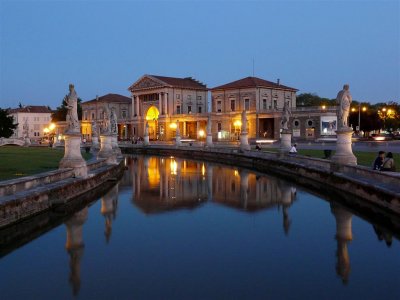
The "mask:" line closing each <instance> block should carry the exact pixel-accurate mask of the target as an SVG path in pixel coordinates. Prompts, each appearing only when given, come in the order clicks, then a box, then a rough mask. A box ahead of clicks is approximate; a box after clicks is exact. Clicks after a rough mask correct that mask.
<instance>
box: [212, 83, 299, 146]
mask: <svg viewBox="0 0 400 300" xmlns="http://www.w3.org/2000/svg"><path fill="white" fill-rule="evenodd" d="M296 92H297V89H295V88H292V87H288V86H285V85H282V84H280V82H279V80H278V82H277V83H274V82H271V81H267V80H264V79H261V78H257V77H246V78H242V79H239V80H236V81H233V82H230V83H227V84H224V85H221V86H217V87H214V88H212V89H211V107H212V121H213V124H212V132H213V139H214V140H231V141H233V140H238V139H239V136H240V133H241V125H242V124H241V113H242V111H243V110H245V111H246V113H247V120H248V124H247V131H248V137H249V138H268V139H279V136H280V129H281V117H282V110H283V106H284V104H285V102H287V104H288V106H289V109H290V110H294V109H295V108H296Z"/></svg>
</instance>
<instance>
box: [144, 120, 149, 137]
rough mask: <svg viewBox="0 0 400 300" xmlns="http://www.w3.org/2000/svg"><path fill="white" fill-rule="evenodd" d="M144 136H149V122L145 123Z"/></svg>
mask: <svg viewBox="0 0 400 300" xmlns="http://www.w3.org/2000/svg"><path fill="white" fill-rule="evenodd" d="M144 136H149V122H146V126H145V127H144Z"/></svg>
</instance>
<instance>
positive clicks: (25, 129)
mask: <svg viewBox="0 0 400 300" xmlns="http://www.w3.org/2000/svg"><path fill="white" fill-rule="evenodd" d="M22 128H23V129H22V135H23V137H24V138H27V137H29V125H28V120H25V123H24V125H23V127H22Z"/></svg>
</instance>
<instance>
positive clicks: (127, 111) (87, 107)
mask: <svg viewBox="0 0 400 300" xmlns="http://www.w3.org/2000/svg"><path fill="white" fill-rule="evenodd" d="M81 106H82V122H81V132H82V137H83V138H85V139H87V140H88V141H90V140H91V136H92V125H91V124H92V121H96V124H97V128H98V129H100V127H101V126H102V123H103V118H104V115H103V113H104V110H105V109H106V107H108V109H109V110H110V111H111V109H112V108H114V109H115V112H116V114H117V123H118V138H119V139H129V138H130V137H131V136H132V125H131V119H132V115H131V111H132V100H131V98H129V97H126V96H122V95H118V94H107V95H104V96H101V97H97V98H95V99H92V100H89V101H86V102H82V104H81Z"/></svg>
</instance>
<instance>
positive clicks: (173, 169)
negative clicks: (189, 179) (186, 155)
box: [169, 159, 178, 175]
mask: <svg viewBox="0 0 400 300" xmlns="http://www.w3.org/2000/svg"><path fill="white" fill-rule="evenodd" d="M169 166H170V168H171V175H176V174H178V172H177V170H178V164H177V163H176V161H175V159H172V160H171V163H170V165H169Z"/></svg>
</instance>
